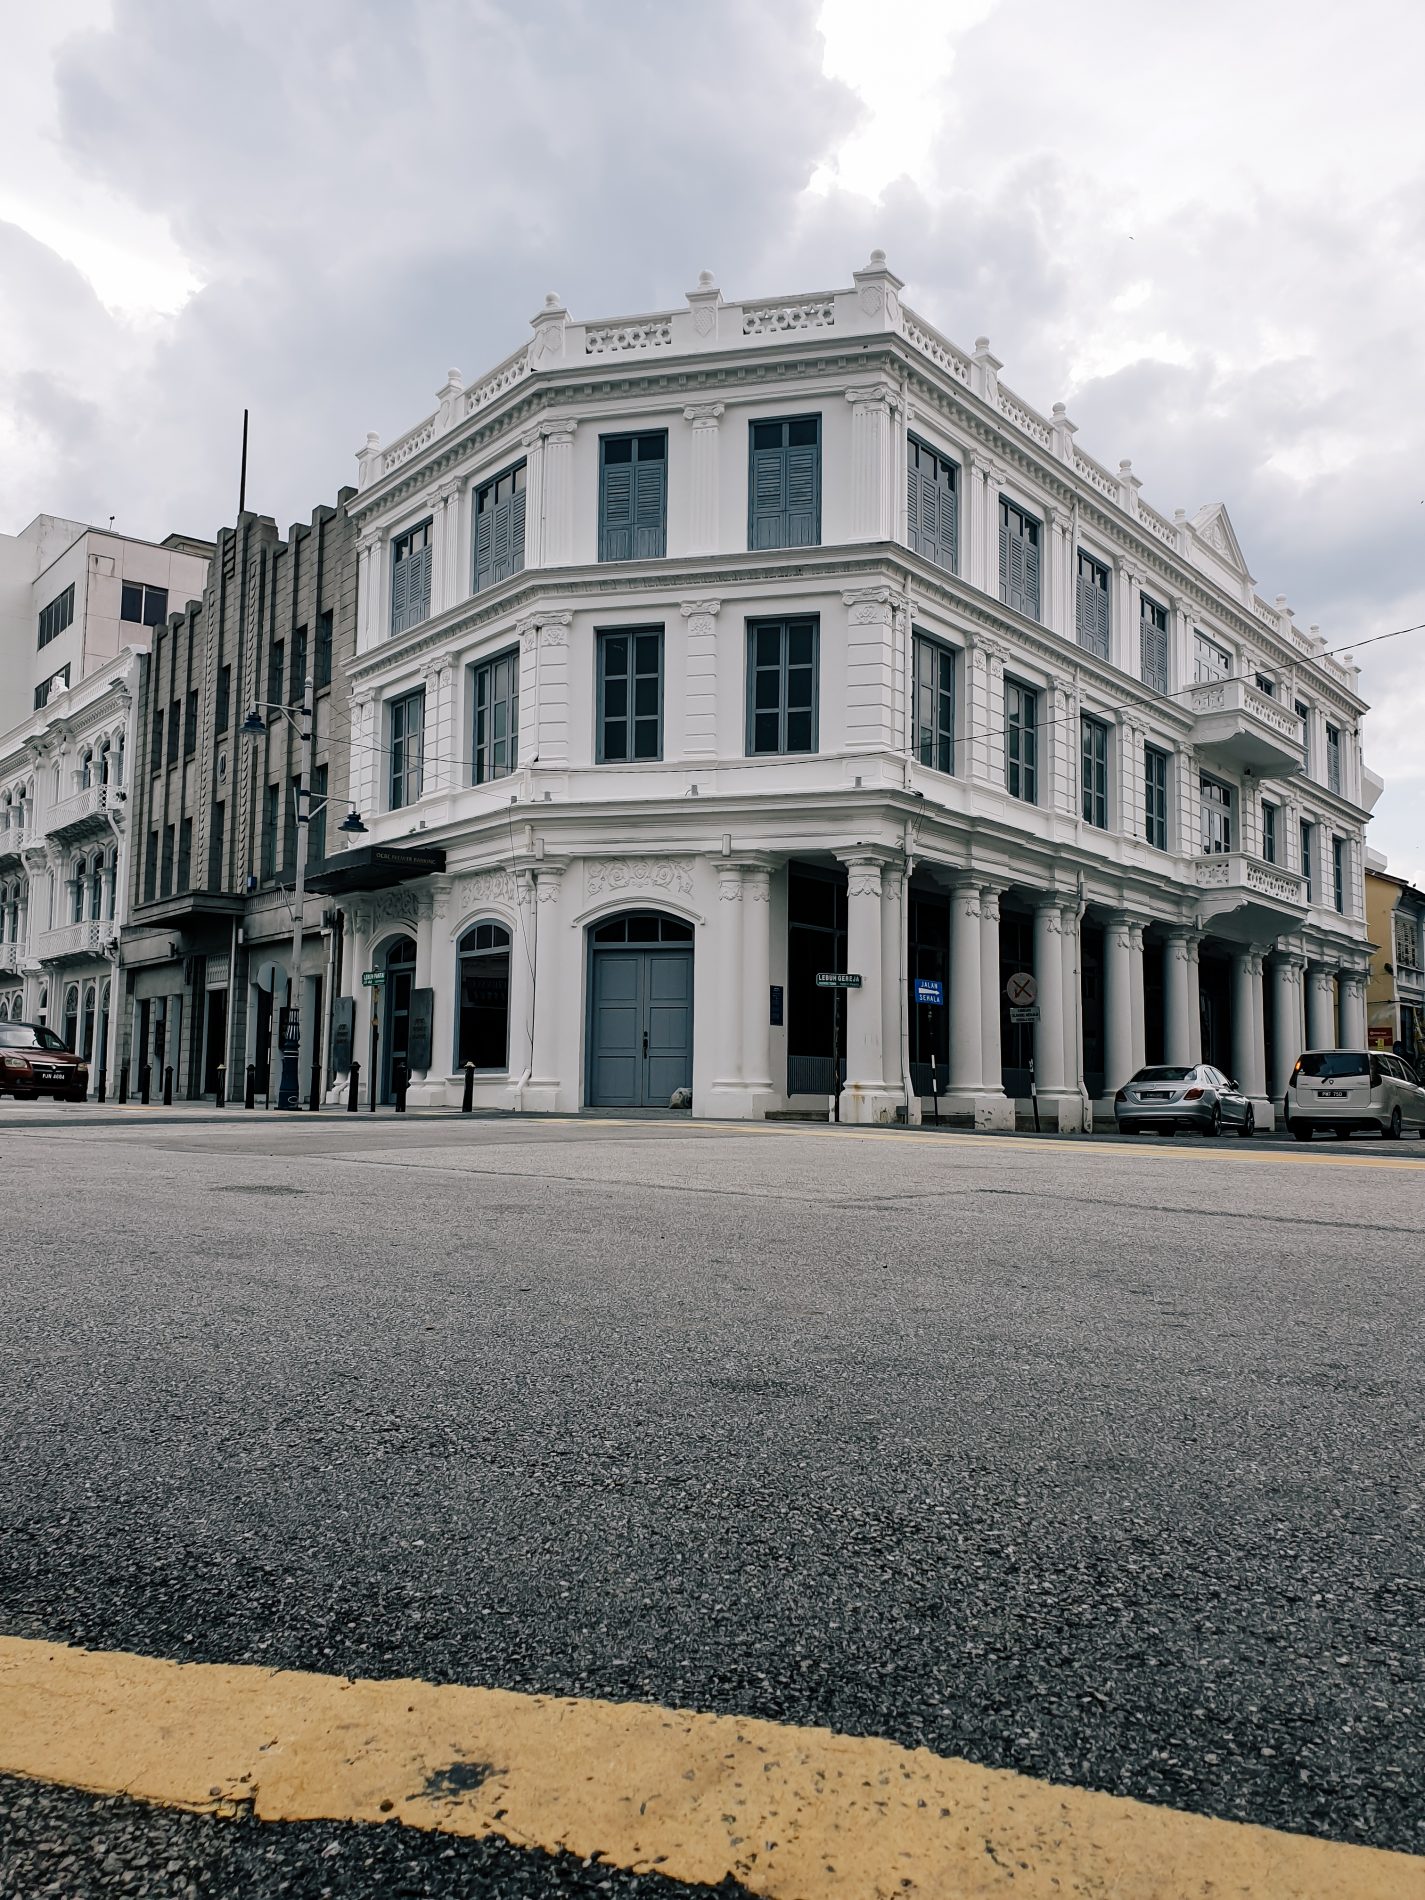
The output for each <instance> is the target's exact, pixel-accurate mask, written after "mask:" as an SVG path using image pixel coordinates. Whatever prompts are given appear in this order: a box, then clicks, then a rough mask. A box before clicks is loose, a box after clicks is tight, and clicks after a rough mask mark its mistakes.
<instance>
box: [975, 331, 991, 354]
mask: <svg viewBox="0 0 1425 1900" xmlns="http://www.w3.org/2000/svg"><path fill="white" fill-rule="evenodd" d="M989 347H990V340H989V338H988V337H987V336H977V337H976V338H975V354H976V355H977V356H978V355H979V354H980V353H981V351H983V350H987V349H988V348H989Z"/></svg>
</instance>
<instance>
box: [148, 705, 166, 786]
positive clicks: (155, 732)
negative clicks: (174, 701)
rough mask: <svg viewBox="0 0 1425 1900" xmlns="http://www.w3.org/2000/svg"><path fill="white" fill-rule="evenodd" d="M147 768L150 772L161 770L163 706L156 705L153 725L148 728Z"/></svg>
mask: <svg viewBox="0 0 1425 1900" xmlns="http://www.w3.org/2000/svg"><path fill="white" fill-rule="evenodd" d="M148 769H149V771H150V772H161V771H162V770H163V708H162V706H159V707H156V708H155V710H154V715H153V725H152V727H151V728H150V730H149V746H148Z"/></svg>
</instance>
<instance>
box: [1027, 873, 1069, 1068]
mask: <svg viewBox="0 0 1425 1900" xmlns="http://www.w3.org/2000/svg"><path fill="white" fill-rule="evenodd" d="M1063 931H1064V926H1063V919H1062V917H1061V915H1060V901H1059V899H1058V898H1057V897H1055V896H1047V897H1041V898H1040V899H1039V901H1038V903H1037V904H1036V905H1035V907H1034V977H1035V981H1036V983H1037V984H1038V988H1039V1020H1038V1022H1037V1023H1036V1024H1035V1025H1034V1082H1035V1086H1036V1088H1037V1089H1038V1091H1039V1093H1040V1094H1041V1095H1062V1094H1063V1092H1064V1086H1065V1080H1064V957H1063Z"/></svg>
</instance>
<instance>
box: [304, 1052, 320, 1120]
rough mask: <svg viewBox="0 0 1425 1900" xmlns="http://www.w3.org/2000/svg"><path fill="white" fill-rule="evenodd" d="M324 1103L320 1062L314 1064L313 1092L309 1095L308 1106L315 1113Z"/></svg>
mask: <svg viewBox="0 0 1425 1900" xmlns="http://www.w3.org/2000/svg"><path fill="white" fill-rule="evenodd" d="M321 1105H322V1069H321V1064H320V1063H319V1062H314V1063H313V1064H312V1092H311V1094H310V1095H309V1096H308V1097H307V1107H308V1108H309V1109H310V1110H311V1111H312V1113H313V1114H314V1115H315V1114H316V1112H317V1110H318V1109H319V1108H320V1107H321Z"/></svg>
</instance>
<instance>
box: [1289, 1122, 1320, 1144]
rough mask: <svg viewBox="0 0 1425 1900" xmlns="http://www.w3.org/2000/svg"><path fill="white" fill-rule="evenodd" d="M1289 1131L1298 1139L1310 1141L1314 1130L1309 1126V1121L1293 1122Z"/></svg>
mask: <svg viewBox="0 0 1425 1900" xmlns="http://www.w3.org/2000/svg"><path fill="white" fill-rule="evenodd" d="M1291 1132H1292V1133H1293V1134H1294V1135H1295V1136H1296V1138H1297V1140H1298V1141H1310V1139H1311V1137H1312V1136H1313V1135H1314V1134H1315V1132H1316V1130H1315V1129H1314V1128H1313V1127H1312V1126H1311V1123H1310V1122H1293V1123H1292V1125H1291Z"/></svg>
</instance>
